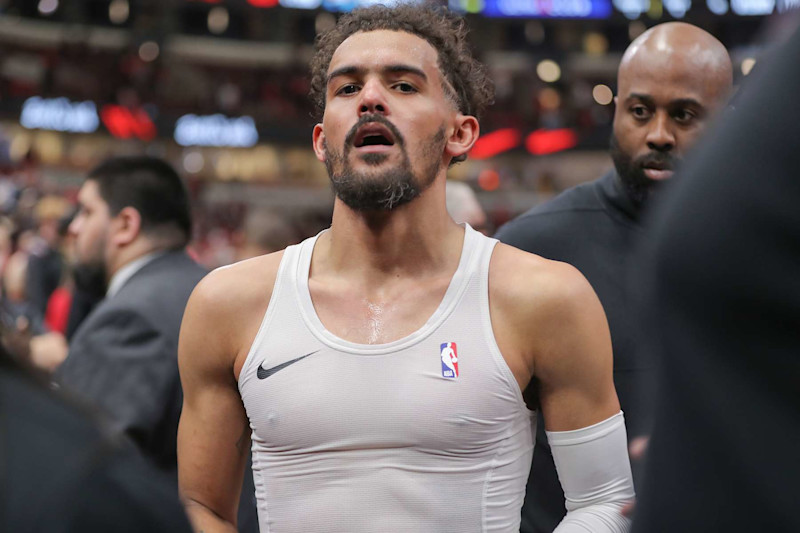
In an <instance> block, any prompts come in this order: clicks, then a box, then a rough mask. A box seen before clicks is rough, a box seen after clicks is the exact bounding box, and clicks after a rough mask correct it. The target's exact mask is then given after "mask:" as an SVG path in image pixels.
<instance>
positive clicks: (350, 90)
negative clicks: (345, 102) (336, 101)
mask: <svg viewBox="0 0 800 533" xmlns="http://www.w3.org/2000/svg"><path fill="white" fill-rule="evenodd" d="M357 92H358V85H355V84H353V83H348V84H347V85H343V86H341V87H340V88H339V90H337V91H336V94H337V95H338V94H343V95H348V94H355V93H357Z"/></svg>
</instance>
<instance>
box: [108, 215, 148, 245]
mask: <svg viewBox="0 0 800 533" xmlns="http://www.w3.org/2000/svg"><path fill="white" fill-rule="evenodd" d="M141 231H142V215H141V214H140V213H139V211H137V210H136V209H135V208H133V207H123V208H122V210H121V211H120V212H119V213H117V216H115V217H114V218H113V219H112V220H111V233H112V236H111V242H112V243H113V244H115V245H116V246H127V245H128V244H130V243H132V242H133V241H135V240H136V238H137V237H138V236H139V234H140V233H141Z"/></svg>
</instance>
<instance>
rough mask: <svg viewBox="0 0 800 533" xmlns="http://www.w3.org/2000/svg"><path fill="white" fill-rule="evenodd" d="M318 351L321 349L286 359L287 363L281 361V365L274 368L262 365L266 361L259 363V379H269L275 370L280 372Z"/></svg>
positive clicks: (257, 374)
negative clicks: (289, 359)
mask: <svg viewBox="0 0 800 533" xmlns="http://www.w3.org/2000/svg"><path fill="white" fill-rule="evenodd" d="M318 351H319V350H315V351H313V352H311V353H307V354H305V355H301V356H300V357H298V358H296V359H292V360H291V361H286V362H285V363H281V364H279V365H276V366H273V367H272V368H264V367H263V366H262V365H263V364H264V363H261V364H260V365H258V370H257V371H256V376H258V379H267V378H268V377H270V376H271V375H272V374H274V373H275V372H278V371H279V370H283V369H284V368H286V367H287V366H289V365H293V364H295V363H296V362H298V361H300V360H301V359H305V358H306V357H308V356H309V355H314V354H315V353H317V352H318Z"/></svg>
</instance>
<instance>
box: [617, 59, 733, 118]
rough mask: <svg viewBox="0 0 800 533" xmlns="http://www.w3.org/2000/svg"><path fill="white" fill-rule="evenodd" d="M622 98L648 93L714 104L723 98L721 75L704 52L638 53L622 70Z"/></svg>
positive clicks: (709, 104)
mask: <svg viewBox="0 0 800 533" xmlns="http://www.w3.org/2000/svg"><path fill="white" fill-rule="evenodd" d="M618 85H619V87H618V89H619V91H618V92H619V96H620V98H623V99H624V98H628V97H629V96H630V95H631V94H646V95H649V96H651V97H652V98H653V99H655V100H656V101H659V100H664V101H669V100H674V99H683V98H691V99H693V100H696V101H698V102H700V103H701V104H703V105H707V106H713V105H715V104H716V103H717V101H718V100H719V99H720V98H721V93H722V86H721V83H720V80H719V75H718V73H717V72H716V69H714V68H713V67H712V66H711V65H709V64H708V62H707V61H705V60H704V58H703V57H702V56H699V57H698V56H695V55H689V54H678V53H672V54H669V53H663V54H657V53H649V54H638V55H637V56H635V57H634V58H632V59H631V61H630V62H629V63H627V64H626V65H625V66H624V67H623V68H620V71H619V80H618Z"/></svg>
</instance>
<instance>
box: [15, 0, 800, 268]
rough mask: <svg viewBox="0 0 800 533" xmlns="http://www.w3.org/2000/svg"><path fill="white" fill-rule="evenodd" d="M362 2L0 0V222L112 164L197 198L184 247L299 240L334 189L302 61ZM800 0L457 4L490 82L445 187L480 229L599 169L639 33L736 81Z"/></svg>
mask: <svg viewBox="0 0 800 533" xmlns="http://www.w3.org/2000/svg"><path fill="white" fill-rule="evenodd" d="M371 1H372V0H0V172H1V173H2V175H1V176H0V210H2V211H3V213H4V214H6V215H11V214H12V213H13V214H14V215H15V216H19V214H20V211H24V210H25V209H31V210H33V209H35V206H36V205H38V203H39V202H40V200H41V198H43V197H56V198H64V199H66V200H67V201H68V202H64V206H62V207H61V209H63V210H64V212H65V213H66V212H67V211H68V210H69V209H68V206H69V203H70V202H73V201H74V198H75V194H76V192H77V188H78V186H79V185H80V182H81V180H82V178H83V176H84V175H85V172H86V171H87V170H89V169H90V168H91V167H92V166H93V165H95V164H96V163H97V162H99V161H100V160H101V159H103V158H105V157H108V156H111V155H123V154H136V153H143V152H144V153H149V154H152V155H158V156H163V157H165V158H167V159H168V160H169V161H170V162H171V163H173V164H174V165H175V167H176V168H178V169H179V171H181V173H182V174H183V175H184V176H185V177H186V178H187V181H188V183H189V184H190V190H191V192H192V195H193V199H194V203H195V213H196V215H197V228H196V236H195V240H194V245H193V247H194V249H195V251H196V253H197V256H198V257H199V258H200V259H201V260H202V261H203V262H204V263H206V264H207V265H208V266H210V267H214V266H218V265H221V264H225V263H228V262H230V261H232V260H235V259H236V257H237V255H236V248H237V246H240V245H241V242H242V240H243V239H244V238H245V237H244V233H243V227H244V225H245V221H246V219H247V216H248V214H251V213H253V212H255V211H264V210H267V211H273V212H275V213H276V214H277V215H281V216H284V217H286V218H288V219H290V220H291V221H292V222H293V223H294V224H295V225H296V226H297V227H298V229H299V234H300V236H305V235H307V234H311V233H314V232H316V231H317V230H319V229H320V228H322V227H324V226H325V225H326V224H327V223H328V221H329V217H330V210H331V206H332V195H331V192H330V190H329V187H328V180H327V176H326V174H325V170H324V167H323V166H322V165H321V164H320V163H319V162H318V161H317V160H316V159H315V158H314V154H313V152H312V150H311V146H310V140H311V128H312V126H313V124H314V119H313V118H312V116H311V114H312V108H311V105H310V103H309V100H308V97H307V93H308V86H309V78H308V75H307V71H308V67H307V62H308V59H309V57H310V55H311V50H312V44H313V40H314V37H315V35H316V33H317V32H318V31H319V30H321V29H324V28H327V27H329V26H330V25H332V24H333V23H334V21H335V18H336V17H337V16H338V14H339V13H341V12H344V11H348V10H350V9H352V8H353V7H355V6H356V5H363V4H365V3H368V2H371ZM798 5H800V0H452V2H451V3H450V5H449V7H450V9H453V10H456V11H460V12H464V13H465V14H466V15H465V16H466V17H467V19H468V23H469V26H470V28H471V39H472V42H473V45H474V48H475V50H476V51H477V52H478V55H479V57H480V58H481V59H482V60H483V61H484V62H485V63H486V64H487V65H488V66H489V68H490V71H491V76H492V78H493V79H494V80H495V83H496V90H497V97H496V104H495V105H494V106H493V107H492V108H491V109H490V110H489V111H488V113H487V114H486V116H485V118H484V119H483V121H482V132H483V135H482V138H481V140H480V141H479V142H478V144H477V145H476V147H475V148H474V150H473V151H472V153H471V154H470V158H469V160H468V161H467V162H465V163H463V164H461V165H457V166H455V167H454V168H453V169H452V170H451V172H450V178H451V179H455V180H462V181H464V182H467V183H468V184H469V185H470V186H471V187H472V188H473V189H474V190H475V191H476V192H477V193H478V199H479V201H480V203H481V205H482V206H483V208H484V209H485V210H486V212H487V214H488V223H487V228H486V230H487V231H488V232H491V231H493V229H494V228H496V227H498V226H499V225H500V224H502V223H503V222H505V221H506V220H508V219H509V218H510V217H512V216H514V215H515V214H517V213H519V212H521V211H523V210H525V209H527V208H529V207H531V206H533V205H535V204H537V203H539V202H541V201H543V200H546V199H547V198H549V197H550V196H552V195H553V194H555V193H556V192H558V191H559V190H562V189H564V188H566V187H568V186H571V185H573V184H575V183H578V182H581V181H586V180H589V179H593V178H595V177H598V176H599V175H600V174H601V173H602V172H603V170H605V169H606V168H608V167H609V166H610V164H611V163H610V159H609V158H608V156H607V155H606V148H607V145H608V139H609V135H610V131H611V119H612V115H613V103H612V102H611V98H612V94H613V93H614V91H615V73H616V69H617V66H618V63H619V59H620V56H621V54H622V51H623V50H624V49H625V47H626V46H627V45H628V44H629V43H630V41H631V40H632V39H633V38H635V37H636V36H638V35H639V34H641V33H642V32H643V31H644V30H645V29H646V28H648V27H650V26H653V25H655V24H657V23H660V22H665V21H669V20H685V21H687V22H691V23H693V24H696V25H698V26H700V27H702V28H704V29H706V30H708V31H710V32H711V33H712V34H714V35H715V36H717V37H718V38H719V39H720V40H721V41H722V42H723V44H725V45H726V46H727V47H728V49H729V50H730V53H731V57H732V59H733V62H734V66H735V75H736V80H735V81H736V83H737V84H739V83H740V82H741V81H742V80H743V79H744V78H745V77H746V76H747V74H748V73H749V72H750V70H751V69H752V68H753V67H754V65H757V63H758V59H759V56H760V54H762V53H763V51H764V49H765V47H766V43H768V41H769V40H770V37H771V35H772V34H773V33H774V32H775V31H778V30H777V29H776V28H779V26H780V20H781V16H780V14H781V13H783V12H785V11H787V10H790V9H792V8H794V7H797V6H798Z"/></svg>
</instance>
